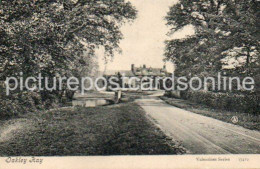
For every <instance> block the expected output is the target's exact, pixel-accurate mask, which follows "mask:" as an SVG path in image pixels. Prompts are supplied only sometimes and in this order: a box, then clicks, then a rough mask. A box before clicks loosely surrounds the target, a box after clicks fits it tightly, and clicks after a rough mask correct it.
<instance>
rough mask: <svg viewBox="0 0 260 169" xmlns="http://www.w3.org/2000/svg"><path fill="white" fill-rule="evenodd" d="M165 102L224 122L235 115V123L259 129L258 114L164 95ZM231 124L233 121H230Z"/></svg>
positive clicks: (259, 120)
mask: <svg viewBox="0 0 260 169" xmlns="http://www.w3.org/2000/svg"><path fill="white" fill-rule="evenodd" d="M161 99H162V100H164V101H165V102H166V103H168V104H170V105H173V106H175V107H178V108H182V109H185V110H188V111H190V112H194V113H197V114H201V115H204V116H208V117H212V118H215V119H218V120H222V121H224V122H228V123H232V120H231V119H232V117H233V116H237V117H238V122H237V123H236V125H239V126H242V127H245V128H248V129H252V130H258V131H260V117H259V115H252V114H249V113H240V112H239V113H238V112H231V111H224V110H219V109H212V108H211V107H209V106H206V105H202V104H198V103H193V102H191V101H188V100H182V99H176V98H169V97H166V96H162V97H161ZM232 124H233V123H232Z"/></svg>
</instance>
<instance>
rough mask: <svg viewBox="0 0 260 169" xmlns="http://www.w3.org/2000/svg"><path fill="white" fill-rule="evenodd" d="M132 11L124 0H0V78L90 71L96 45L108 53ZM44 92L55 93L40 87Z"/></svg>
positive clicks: (79, 73) (43, 95)
mask: <svg viewBox="0 0 260 169" xmlns="http://www.w3.org/2000/svg"><path fill="white" fill-rule="evenodd" d="M136 12H137V11H136V9H135V8H134V7H133V6H132V5H131V3H130V2H125V0H12V1H10V0H2V1H1V4H0V81H4V80H5V79H6V78H7V77H9V76H20V75H19V73H20V72H23V77H24V78H26V77H28V76H35V77H37V75H38V73H41V74H42V75H43V76H45V77H50V78H52V77H54V76H61V77H62V76H66V77H69V76H77V77H78V76H82V75H83V74H84V75H88V74H91V71H92V70H93V69H92V68H93V67H95V66H96V64H95V51H96V49H98V48H103V49H104V51H105V57H112V56H113V54H114V52H115V51H118V50H119V45H118V44H119V41H120V40H121V39H122V34H121V32H120V26H121V25H122V24H124V23H125V22H127V21H131V20H133V19H135V17H136ZM82 73H83V74H82ZM2 86H3V85H2ZM50 94H60V93H59V92H56V93H55V92H54V93H49V92H47V91H43V92H41V95H42V98H45V97H46V96H48V95H50ZM1 97H3V95H2V94H1Z"/></svg>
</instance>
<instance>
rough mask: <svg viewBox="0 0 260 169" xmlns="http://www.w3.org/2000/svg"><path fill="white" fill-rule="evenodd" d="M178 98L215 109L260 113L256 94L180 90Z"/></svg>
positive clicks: (259, 102)
mask: <svg viewBox="0 0 260 169" xmlns="http://www.w3.org/2000/svg"><path fill="white" fill-rule="evenodd" d="M171 97H175V96H171ZM180 98H182V99H185V100H190V101H192V102H195V103H198V104H204V105H207V106H209V107H211V108H215V109H221V110H227V111H236V112H242V113H250V114H256V115H260V97H259V96H258V95H244V94H232V93H214V92H209V91H182V92H181V94H180Z"/></svg>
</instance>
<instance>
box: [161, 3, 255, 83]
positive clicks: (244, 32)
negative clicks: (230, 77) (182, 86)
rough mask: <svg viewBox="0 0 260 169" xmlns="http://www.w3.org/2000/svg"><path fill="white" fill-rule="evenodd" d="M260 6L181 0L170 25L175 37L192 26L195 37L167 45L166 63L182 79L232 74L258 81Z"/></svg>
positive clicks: (169, 20)
mask: <svg viewBox="0 0 260 169" xmlns="http://www.w3.org/2000/svg"><path fill="white" fill-rule="evenodd" d="M259 5H260V2H259V1H257V0H249V1H248V0H195V1H187V0H180V1H179V2H178V3H177V4H175V5H174V6H172V7H171V8H170V11H169V12H168V15H167V17H166V20H167V24H168V25H169V26H170V27H171V32H172V33H174V32H176V31H179V30H181V29H183V28H184V27H185V26H188V25H192V26H193V27H194V29H195V35H193V36H189V37H187V38H185V39H173V40H169V41H167V42H166V52H165V56H166V59H168V60H171V61H173V62H174V63H175V64H176V67H177V70H176V73H177V74H179V75H189V74H190V73H191V74H192V75H198V76H205V75H216V72H219V71H222V70H223V69H231V70H232V71H230V72H232V74H239V75H250V76H254V77H256V78H257V77H259V72H260V56H259V47H260V46H259V45H260V43H259V39H260V32H259V27H260V25H259V24H260V20H259V18H260V17H259V16H260V10H259V9H260V8H259Z"/></svg>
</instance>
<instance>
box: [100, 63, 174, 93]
mask: <svg viewBox="0 0 260 169" xmlns="http://www.w3.org/2000/svg"><path fill="white" fill-rule="evenodd" d="M104 76H105V77H107V78H110V77H112V76H119V77H127V78H129V79H130V78H131V77H137V78H140V79H143V78H146V77H149V78H152V79H154V81H153V82H154V83H153V90H157V89H161V88H162V80H161V81H160V83H159V84H156V83H155V82H156V81H155V79H156V78H161V79H163V78H165V77H168V76H171V73H169V72H167V69H166V66H165V65H164V66H163V67H162V68H152V67H147V66H146V65H143V66H140V67H136V66H135V65H134V64H132V65H131V69H129V70H109V71H106V72H105V74H104ZM127 78H125V79H126V80H125V84H124V86H125V87H126V88H129V87H130V86H129V85H131V87H133V88H135V87H137V86H140V83H141V82H138V81H134V80H131V82H130V81H128V80H129V79H127ZM143 82H145V81H143Z"/></svg>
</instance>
